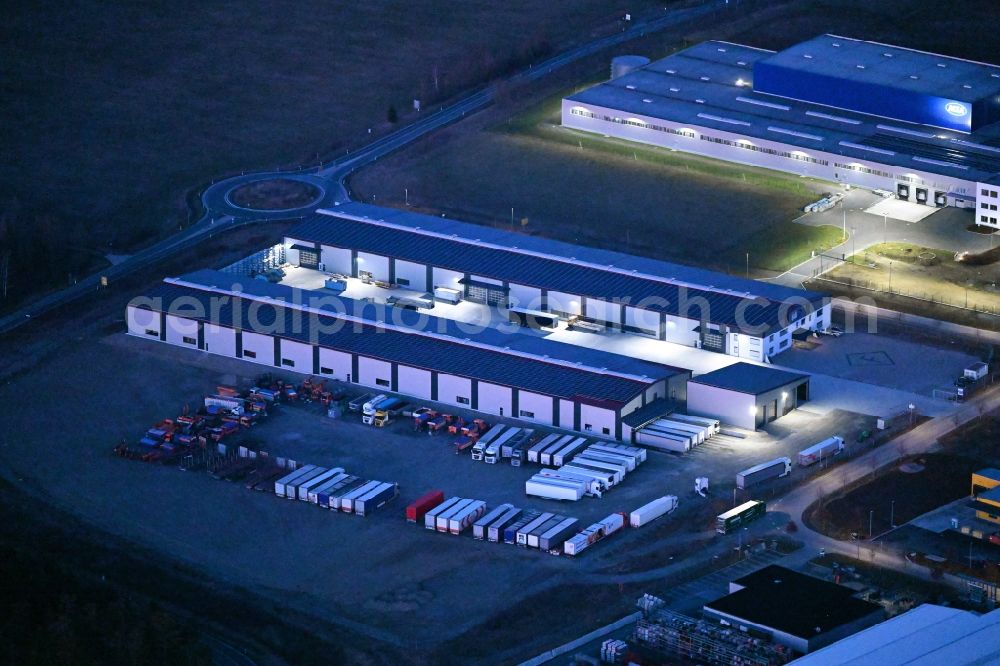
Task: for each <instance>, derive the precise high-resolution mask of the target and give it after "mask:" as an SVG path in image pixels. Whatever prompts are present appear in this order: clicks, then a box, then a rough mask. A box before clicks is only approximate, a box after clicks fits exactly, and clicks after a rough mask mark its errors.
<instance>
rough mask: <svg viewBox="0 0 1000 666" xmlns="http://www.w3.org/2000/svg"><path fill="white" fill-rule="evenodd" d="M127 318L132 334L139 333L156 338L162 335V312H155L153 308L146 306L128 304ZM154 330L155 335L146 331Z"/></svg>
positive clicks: (143, 336)
mask: <svg viewBox="0 0 1000 666" xmlns="http://www.w3.org/2000/svg"><path fill="white" fill-rule="evenodd" d="M125 320H126V324H127V326H128V332H129V333H131V334H132V335H138V336H139V337H142V338H154V339H159V337H160V313H159V312H153V311H152V310H146V309H144V308H137V307H134V306H131V305H130V306H128V307H127V308H125ZM147 330H148V331H154V334H153V335H150V334H148V333H146V331H147Z"/></svg>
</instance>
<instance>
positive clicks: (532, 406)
mask: <svg viewBox="0 0 1000 666" xmlns="http://www.w3.org/2000/svg"><path fill="white" fill-rule="evenodd" d="M517 408H518V411H519V412H520V411H521V410H524V411H528V412H532V413H533V414H534V415H535V416H534V417H527V416H520V414H515V416H518V418H522V419H527V420H530V421H537V422H538V423H544V424H546V425H552V398H551V397H550V396H547V395H541V394H539V393H532V392H530V391H518V392H517Z"/></svg>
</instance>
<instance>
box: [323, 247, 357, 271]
mask: <svg viewBox="0 0 1000 666" xmlns="http://www.w3.org/2000/svg"><path fill="white" fill-rule="evenodd" d="M319 260H320V263H322V264H323V268H324V269H325V270H326V272H327V273H340V274H341V275H351V273H352V271H351V251H350V250H348V249H347V248H343V247H330V246H329V245H321V246H320V253H319Z"/></svg>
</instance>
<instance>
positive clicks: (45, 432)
mask: <svg viewBox="0 0 1000 666" xmlns="http://www.w3.org/2000/svg"><path fill="white" fill-rule="evenodd" d="M94 368H113V369H114V371H113V375H111V376H110V377H109V376H106V375H101V376H97V375H95V374H94V372H93V370H92V369H94ZM264 370H265V368H264V367H258V366H254V365H251V364H248V363H244V362H240V361H235V360H232V359H224V358H221V357H216V356H212V355H209V354H205V353H198V352H191V351H188V350H183V349H177V348H173V347H168V346H166V345H162V344H158V343H155V342H150V341H143V340H138V339H134V338H128V337H127V336H125V335H123V334H114V335H111V336H109V337H108V338H105V339H104V340H100V341H92V340H80V341H79V342H77V343H75V344H71V345H68V346H67V347H66V349H65V350H64V352H63V354H61V355H59V356H55V357H52V358H50V359H48V360H47V361H45V362H44V363H42V364H41V365H40V366H39V367H38V368H37V369H36V371H34V372H33V373H32V375H31V376H30V378H29V377H27V376H25V377H22V378H16V379H14V380H12V381H11V382H10V383H9V384H7V385H4V386H3V387H0V400H2V401H3V404H4V405H5V414H6V415H7V416H6V417H5V426H6V427H5V428H4V430H3V432H2V433H0V438H2V439H0V460H2V468H0V469H2V471H3V473H4V475H5V476H7V477H8V478H11V479H14V480H15V481H16V482H17V483H18V484H19V485H21V486H22V487H25V488H26V489H30V490H33V491H35V492H37V493H40V494H43V495H45V496H46V497H47V498H49V499H51V500H52V501H53V502H55V503H56V504H58V505H60V506H61V507H63V508H66V509H68V510H70V511H73V512H75V513H78V514H80V515H82V516H83V517H84V518H85V519H86V520H89V521H93V522H96V523H97V524H99V525H101V526H102V527H105V528H108V529H110V530H111V531H113V532H116V533H119V534H122V535H124V536H125V537H127V538H130V539H133V540H135V541H136V542H138V543H140V544H142V545H145V546H150V547H152V548H154V549H156V550H158V551H162V552H165V553H169V554H170V555H171V556H174V557H177V558H180V559H181V560H183V561H186V562H189V563H191V564H193V565H195V566H196V567H198V568H199V569H203V570H205V571H207V572H211V573H212V574H213V575H215V576H217V577H219V578H220V579H221V580H224V581H227V582H230V583H235V584H238V585H242V586H246V587H248V588H249V589H252V590H255V591H258V592H261V593H263V594H265V595H269V596H273V597H276V598H280V599H281V601H282V603H288V604H290V605H291V606H292V607H294V608H296V609H298V610H302V611H305V612H308V613H320V614H322V615H323V616H324V617H326V618H329V619H331V620H333V621H337V618H343V619H342V620H341V621H343V622H345V623H351V622H356V621H360V622H364V623H365V624H366V625H367V626H368V627H370V628H369V629H366V631H370V632H374V634H373V635H381V634H379V632H382V631H383V630H382V629H381V628H380V627H390V626H391V627H393V631H397V632H399V635H400V636H401V639H402V640H407V641H427V640H434V641H438V640H442V639H444V638H448V637H449V636H454V635H458V634H460V633H462V632H463V631H465V630H468V629H470V628H471V627H474V626H476V625H477V624H479V623H481V622H484V621H486V620H488V619H489V618H490V617H491V616H493V615H494V614H495V613H497V612H499V611H501V610H503V609H505V608H508V607H510V606H511V605H512V604H516V603H517V602H518V601H519V600H522V599H524V598H526V597H528V596H530V595H531V594H533V593H535V592H537V591H539V590H541V589H545V588H547V587H548V586H551V585H555V584H559V582H560V581H563V582H567V583H568V582H572V581H574V580H577V581H578V580H579V579H580V577H581V576H583V575H585V574H586V573H587V572H601V571H608V570H609V567H612V566H613V565H614V567H615V569H614V570H619V569H618V568H617V567H618V566H619V565H622V563H623V561H625V560H627V559H628V558H630V557H632V556H633V555H634V553H636V552H640V551H642V552H645V551H649V549H650V548H653V549H658V548H660V547H662V546H660V545H659V543H658V542H657V539H659V538H660V537H659V536H657V537H653V538H651V537H650V536H648V535H650V534H657V532H656V530H655V528H654V529H653V531H649V532H647V531H643V530H636V531H635V532H629V533H627V534H624V535H620V536H616V537H615V539H613V540H610V541H608V542H606V543H604V544H601V545H599V546H597V547H595V548H594V549H593V550H592V551H590V552H587V553H585V554H584V556H582V557H580V558H578V559H575V560H574V559H572V558H567V557H559V558H556V557H551V556H549V555H546V554H542V553H539V552H536V551H526V550H524V549H520V548H515V547H511V546H503V545H497V544H490V543H480V542H476V541H474V540H473V539H471V538H470V537H468V536H462V537H452V536H447V535H441V534H436V533H431V532H428V531H426V530H424V529H423V528H422V527H418V526H415V525H411V524H408V523H406V522H405V521H404V520H403V518H402V511H403V508H404V506H405V505H406V503H408V502H409V501H410V500H412V499H413V498H415V497H416V496H418V495H419V494H421V493H423V492H424V491H425V490H427V489H429V488H441V489H442V490H444V491H445V492H446V493H447V494H449V495H451V494H454V495H464V496H470V497H477V498H481V499H483V500H486V501H487V502H488V503H489V504H490V505H496V504H498V503H501V502H511V503H514V504H515V505H517V506H522V507H535V508H544V509H546V510H549V511H556V512H560V513H566V514H568V515H572V516H574V517H577V518H579V519H580V521H581V523H582V524H583V525H586V524H589V523H590V522H593V521H594V520H596V519H599V518H602V517H604V516H606V515H608V514H610V513H612V512H615V511H630V510H632V509H634V508H636V507H637V506H639V505H640V504H643V503H645V502H647V501H649V500H651V499H653V498H655V497H658V496H661V495H664V494H668V493H669V494H675V495H678V496H680V497H681V501H682V505H681V508H680V509H678V512H677V513H676V514H674V515H673V516H672V517H671V518H668V519H666V521H669V522H671V523H673V522H674V521H676V524H678V525H683V526H684V528H685V529H684V536H685V538H690V537H698V538H702V536H704V538H708V539H712V538H713V536H712V535H713V533H712V531H711V525H709V524H707V522H708V521H705V522H706V524H704V525H701V523H698V524H688V523H686V522H684V521H685V520H686V517H687V516H690V515H694V514H698V515H703V514H704V513H705V511H706V510H707V509H709V508H711V507H714V506H715V504H721V505H722V506H728V505H729V503H730V502H731V499H732V492H733V491H732V489H733V477H734V474H735V473H736V472H737V471H739V470H741V469H744V468H746V467H749V466H751V465H753V464H756V463H758V462H762V461H764V460H769V459H771V458H774V457H776V456H778V455H793V454H794V452H796V451H798V450H800V449H802V448H804V447H805V446H807V445H809V444H812V443H814V442H816V441H819V440H820V439H823V438H825V437H826V436H829V435H830V434H833V433H837V432H842V433H844V434H845V435H847V436H849V434H850V433H852V432H856V431H857V430H859V429H861V428H866V427H868V428H870V427H871V419H866V418H864V417H859V416H856V415H853V414H848V413H842V412H834V413H832V414H829V415H827V416H823V417H820V416H816V415H813V414H808V413H805V412H802V413H793V414H791V415H789V416H788V417H786V418H785V419H782V420H781V421H778V422H776V423H774V424H771V427H770V428H769V432H765V433H753V434H750V435H749V436H748V437H747V438H746V439H738V438H723V437H720V438H717V439H715V440H713V441H712V442H711V443H708V444H706V445H703V446H702V447H700V448H698V449H697V450H695V451H694V452H693V453H691V454H689V455H685V456H680V455H673V454H665V453H651V454H650V456H649V460H648V461H647V463H646V464H644V465H642V466H641V467H640V468H639V469H638V470H637V471H636V472H634V473H633V474H631V475H629V477H628V478H627V479H626V480H625V482H624V484H623V485H622V486H620V487H619V488H615V489H613V490H612V491H610V492H609V493H608V494H607V495H606V496H605V497H604V498H602V499H590V498H588V499H585V500H583V501H580V502H576V503H568V504H563V503H554V502H549V501H545V500H539V499H528V498H525V496H524V494H523V482H524V480H525V479H526V478H527V477H528V476H529V475H530V474H531V473H533V471H534V469H535V468H534V467H523V468H513V467H511V466H510V465H507V464H498V465H485V464H482V463H476V462H473V461H472V460H471V459H470V458H468V457H467V456H456V455H455V454H454V453H453V452H452V450H451V448H450V447H449V445H448V441H447V440H448V438H447V436H446V435H440V436H427V435H426V434H416V433H414V432H413V431H412V430H411V429H410V427H409V424H408V423H406V422H400V423H397V424H395V425H393V426H390V427H389V428H387V429H386V430H385V431H377V430H374V429H372V428H370V427H367V426H363V425H361V424H360V423H359V422H358V421H357V416H356V415H354V416H353V417H350V418H345V419H343V420H332V419H329V418H327V417H326V416H325V415H323V414H321V413H320V410H319V408H318V406H308V407H291V406H287V407H286V408H284V409H279V412H278V413H277V414H276V415H275V417H274V418H272V419H269V420H268V421H267V422H266V423H264V424H262V425H260V426H257V427H255V428H254V429H253V430H252V431H251V433H250V436H252V437H253V438H254V439H255V440H257V441H259V442H261V445H262V448H266V449H268V450H270V451H271V452H272V453H274V454H275V455H286V456H289V457H292V458H295V459H298V460H303V461H307V462H312V463H317V464H323V465H334V464H336V465H338V466H341V467H344V468H346V469H347V470H348V471H349V472H351V473H355V474H358V475H361V476H366V477H371V478H377V479H385V480H390V481H396V482H398V483H399V484H400V488H401V497H400V498H398V499H397V500H396V501H395V502H394V503H393V504H391V505H389V506H388V507H387V508H386V509H385V510H383V511H381V512H378V513H376V514H375V515H372V516H370V517H369V518H358V517H355V516H347V515H343V514H331V513H329V512H326V511H323V510H321V509H318V508H316V507H312V506H308V505H306V504H304V503H300V502H292V501H289V500H280V499H277V498H275V497H274V496H273V495H270V494H268V493H255V492H251V491H248V490H246V489H245V488H244V487H243V486H242V484H238V483H226V482H221V481H214V480H212V479H211V478H209V477H208V476H207V475H206V474H204V473H196V472H182V471H179V470H177V469H174V468H169V467H161V466H157V465H147V464H143V463H139V462H132V461H126V460H123V459H120V458H116V457H113V456H111V455H110V449H111V447H112V446H113V445H114V444H115V443H117V442H118V441H119V440H120V439H121V438H123V437H124V438H126V439H129V440H131V439H135V438H137V437H139V436H140V435H141V433H142V432H143V430H144V429H145V428H147V427H150V426H151V425H153V424H154V423H156V422H157V421H159V420H160V419H162V418H165V417H173V416H176V415H177V414H179V413H180V412H181V410H182V409H183V407H184V405H185V404H187V405H189V406H191V407H192V408H193V407H195V406H196V405H197V404H198V401H199V400H200V396H202V395H204V394H205V393H209V392H212V391H213V389H214V386H216V385H217V384H220V383H221V384H238V385H244V386H245V385H247V384H248V383H249V382H250V381H252V377H253V376H254V375H255V374H257V373H258V372H261V371H264ZM39 387H59V388H60V389H61V390H59V391H55V390H53V391H49V390H46V391H39V390H38V388H39ZM67 392H68V395H69V396H70V397H69V398H67ZM53 414H58V418H59V420H60V423H62V424H64V426H65V432H66V433H71V435H69V436H64V435H62V434H59V433H56V432H55V431H54V430H53V428H52V425H51V424H52V415H53ZM56 445H58V446H56ZM815 471H816V470H814V469H813V468H810V470H809V471H808V472H806V471H802V470H798V469H796V470H795V471H794V472H793V474H792V477H791V480H792V481H795V480H798V479H800V478H802V476H803V475H804V474H806V473H814V472H815ZM701 475H704V476H708V477H709V479H710V483H711V484H712V485H711V488H712V491H711V497H710V499H708V500H705V499H701V498H697V497H696V496H694V493H693V485H694V478H695V477H696V476H701ZM740 499H743V498H742V497H741V498H740ZM713 502H714V503H713ZM699 530H703V532H702V533H701V534H694V533H697V532H699ZM664 538H667V539H669V538H671V537H670V535H669V533H667V534H666V536H665V537H664ZM719 538H721V537H719ZM726 538H728V537H726ZM716 541H718V539H716ZM664 543H666V542H664ZM713 543H714V542H713ZM643 547H644V548H643ZM649 552H652V551H649ZM658 552H659V551H658ZM647 554H648V553H647ZM647 559H648V558H647ZM643 566H654V567H655V566H657V565H656V563H649V564H645V565H643ZM639 570H641V569H639ZM497 590H503V594H501V595H498V594H497ZM415 611H418V612H416V613H415ZM403 618H405V621H403Z"/></svg>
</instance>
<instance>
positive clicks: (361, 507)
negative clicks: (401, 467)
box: [354, 482, 399, 516]
mask: <svg viewBox="0 0 1000 666" xmlns="http://www.w3.org/2000/svg"><path fill="white" fill-rule="evenodd" d="M398 496H399V485H398V484H396V483H392V482H385V483H382V484H380V485H379V486H377V487H376V488H375V489H374V490H371V491H369V492H368V493H366V494H364V495H362V496H361V497H358V498H357V499H356V500H354V514H355V515H358V516H367V515H369V514H371V513H373V512H374V511H375V510H376V509H381V508H382V507H383V506H385V505H386V504H388V503H389V502H391V501H392V500H394V499H395V498H396V497H398Z"/></svg>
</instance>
